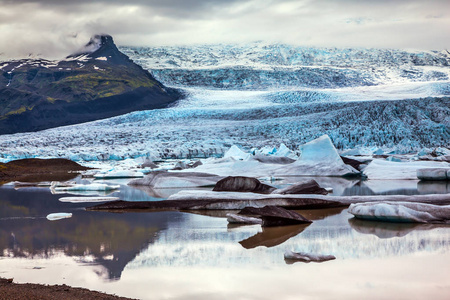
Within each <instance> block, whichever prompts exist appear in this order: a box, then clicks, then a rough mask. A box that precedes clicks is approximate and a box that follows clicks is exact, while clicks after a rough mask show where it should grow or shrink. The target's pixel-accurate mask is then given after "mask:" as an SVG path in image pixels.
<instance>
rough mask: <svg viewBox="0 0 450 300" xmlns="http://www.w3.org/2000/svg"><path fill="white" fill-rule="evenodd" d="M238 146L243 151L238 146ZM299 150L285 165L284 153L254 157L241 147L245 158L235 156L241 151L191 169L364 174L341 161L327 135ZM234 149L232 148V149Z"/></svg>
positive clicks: (239, 173)
mask: <svg viewBox="0 0 450 300" xmlns="http://www.w3.org/2000/svg"><path fill="white" fill-rule="evenodd" d="M236 149H238V150H239V151H241V150H240V149H239V148H237V147H236ZM230 150H231V149H230ZM300 150H301V156H300V159H298V160H296V161H294V162H292V163H288V164H283V165H280V161H281V157H275V156H268V157H267V159H261V158H260V156H254V157H253V156H251V155H250V154H248V153H247V154H246V155H248V156H244V155H242V153H243V152H242V151H241V152H242V153H241V154H240V157H244V158H245V160H244V159H242V160H235V159H232V158H235V157H238V156H239V155H236V156H228V157H227V158H224V159H219V160H205V161H204V164H203V165H201V166H199V167H197V168H195V169H194V170H192V171H196V172H205V173H214V174H218V175H221V176H248V177H270V176H272V177H283V176H357V175H360V174H361V173H360V172H359V171H358V170H356V169H354V168H353V167H351V166H349V165H346V164H345V163H344V162H343V161H342V159H341V157H340V156H339V153H338V152H337V150H336V148H335V147H334V146H333V143H332V142H331V139H330V138H329V137H328V136H327V135H323V136H321V137H320V138H318V139H315V140H313V141H311V142H309V143H306V144H304V145H302V146H301V147H300ZM235 151H236V150H233V153H234V152H235ZM236 152H237V151H236ZM227 153H228V152H227ZM270 158H273V159H270ZM283 158H285V157H283ZM285 159H288V158H285Z"/></svg>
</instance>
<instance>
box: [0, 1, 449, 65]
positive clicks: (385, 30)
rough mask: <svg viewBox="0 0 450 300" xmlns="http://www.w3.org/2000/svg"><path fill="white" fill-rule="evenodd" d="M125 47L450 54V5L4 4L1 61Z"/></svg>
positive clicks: (0, 10) (1, 8)
mask: <svg viewBox="0 0 450 300" xmlns="http://www.w3.org/2000/svg"><path fill="white" fill-rule="evenodd" d="M96 33H108V34H110V35H112V36H113V38H114V40H115V42H116V44H118V45H134V46H141V45H142V46H159V45H187V44H199V43H242V42H251V41H257V40H262V41H267V42H282V43H288V44H296V45H305V46H326V47H328V46H330V47H379V48H386V47H387V48H407V49H434V50H443V49H450V0H209V1H207V0H126V1H119V0H100V1H95V0H71V1H65V0H28V1H26V0H25V1H21V0H0V53H3V57H5V56H8V57H23V56H25V55H27V54H29V53H33V54H40V55H41V56H43V57H48V58H61V57H64V56H66V55H68V54H70V53H72V52H75V51H76V50H77V49H79V48H80V47H81V46H82V45H83V44H85V43H87V42H88V40H89V37H90V36H91V35H93V34H96Z"/></svg>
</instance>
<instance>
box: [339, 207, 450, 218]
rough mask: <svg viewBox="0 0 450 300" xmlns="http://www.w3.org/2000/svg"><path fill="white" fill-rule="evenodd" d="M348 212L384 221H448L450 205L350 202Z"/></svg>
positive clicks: (359, 216)
mask: <svg viewBox="0 0 450 300" xmlns="http://www.w3.org/2000/svg"><path fill="white" fill-rule="evenodd" d="M348 212H349V213H351V214H352V215H354V216H355V217H356V218H359V219H365V220H375V221H384V222H402V223H403V222H406V223H450V205H446V206H440V205H432V204H424V203H412V202H377V203H370V202H366V203H357V204H351V205H350V207H349V208H348Z"/></svg>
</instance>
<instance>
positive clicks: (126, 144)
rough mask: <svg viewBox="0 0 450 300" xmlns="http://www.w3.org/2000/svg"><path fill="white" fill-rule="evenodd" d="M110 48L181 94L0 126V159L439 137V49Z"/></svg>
mask: <svg viewBox="0 0 450 300" xmlns="http://www.w3.org/2000/svg"><path fill="white" fill-rule="evenodd" d="M121 51H123V52H124V53H126V54H127V55H128V56H130V57H131V58H132V59H133V60H134V61H135V62H137V63H139V64H141V65H143V66H144V68H146V69H149V70H150V71H151V72H152V73H153V74H154V75H155V76H156V77H157V78H158V79H159V80H161V81H162V82H163V84H169V85H174V86H178V87H182V88H183V89H184V90H185V91H186V92H187V94H188V97H187V98H186V99H183V100H181V101H179V102H178V103H177V105H175V106H173V107H170V108H167V109H162V110H158V111H140V112H134V113H130V114H126V115H122V116H118V117H115V118H110V119H105V120H100V121H95V122H90V123H85V124H79V125H74V126H67V127H60V128H55V129H50V130H46V131H41V132H37V133H24V134H15V135H3V136H0V156H1V158H3V160H11V159H14V158H22V157H35V156H40V157H49V156H50V157H54V156H56V157H68V158H71V159H74V160H81V159H84V160H99V159H100V160H104V159H123V158H129V157H131V158H133V157H138V156H150V157H209V156H222V155H223V154H224V153H225V151H227V150H228V149H229V148H230V146H231V145H239V146H240V147H241V148H243V149H244V150H246V151H249V150H250V149H251V148H253V147H257V148H260V147H264V146H271V147H278V146H279V145H280V144H281V143H284V144H285V145H286V146H288V147H289V148H290V149H292V150H297V149H298V146H299V145H301V144H304V143H305V142H308V141H311V140H313V139H315V138H317V137H319V136H321V135H323V134H328V135H329V136H330V138H331V139H332V141H333V144H334V145H335V146H336V147H337V148H338V149H339V150H342V149H352V148H360V147H374V148H376V147H381V148H382V149H383V150H384V151H396V152H402V153H405V152H411V151H416V152H417V151H419V150H421V149H422V148H424V147H428V148H434V147H438V146H441V147H449V142H448V141H449V140H450V98H448V96H449V95H450V80H449V78H450V67H449V57H450V56H449V54H448V53H447V52H433V51H429V52H415V51H400V50H377V49H366V50H364V49H313V48H297V47H291V46H286V45H263V44H260V43H256V44H251V45H246V46H224V45H216V46H193V47H189V48H188V47H168V48H158V47H156V48H131V47H122V48H121ZM300 69H301V70H303V71H305V70H313V71H311V72H313V73H314V74H315V75H314V76H316V75H317V76H318V79H317V80H316V79H314V78H315V77H314V76H312V75H311V74H312V73H308V72H306V71H305V72H306V73H305V72H303V71H301V72H300V71H298V70H300ZM331 69H332V70H331ZM224 70H225V71H224ZM236 70H237V71H236ZM330 70H331V71H330ZM216 71H217V72H216ZM174 72H175V73H177V72H178V73H179V75H177V76H172V75H173V74H174ZM302 72H303V73H302ZM269 73H270V74H272V75H273V74H275V73H276V74H278V75H277V76H275V77H274V76H272V75H270V76H269V75H268V74H269ZM171 74H172V75H171ZM292 74H297V75H298V74H300V75H298V76H304V78H306V79H307V80H300V79H298V78H300V77H295V78H294V77H291V75H292ZM305 74H306V75H305ZM297 75H295V76H297ZM302 78H303V77H302ZM311 80H312V81H311ZM313 81H314V82H313ZM217 82H222V83H217ZM225 82H228V84H227V85H224V84H223V83H225ZM217 87H221V89H218V88H217ZM225 87H226V88H225ZM375 100H376V101H375Z"/></svg>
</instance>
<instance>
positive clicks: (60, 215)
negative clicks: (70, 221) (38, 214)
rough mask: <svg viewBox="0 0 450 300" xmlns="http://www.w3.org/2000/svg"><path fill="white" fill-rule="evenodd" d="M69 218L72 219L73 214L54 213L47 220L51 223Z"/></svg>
mask: <svg viewBox="0 0 450 300" xmlns="http://www.w3.org/2000/svg"><path fill="white" fill-rule="evenodd" d="M67 218H72V214H71V213H53V214H49V215H47V220H49V221H56V220H61V219H67Z"/></svg>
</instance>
